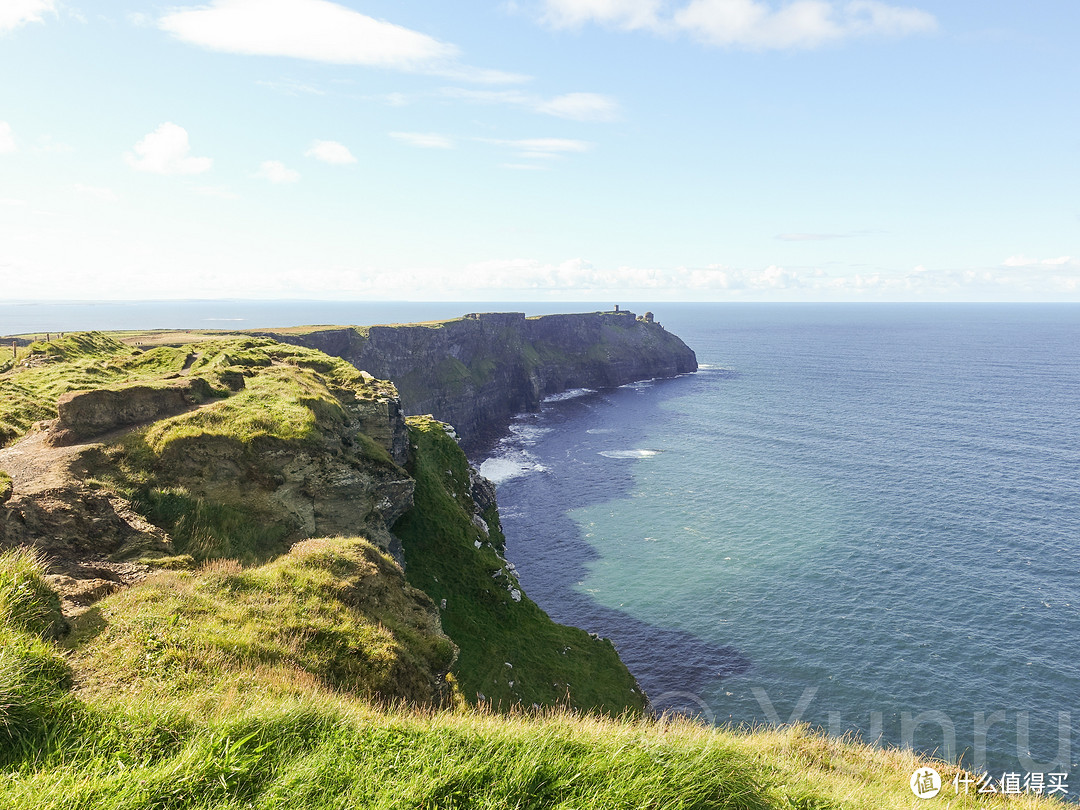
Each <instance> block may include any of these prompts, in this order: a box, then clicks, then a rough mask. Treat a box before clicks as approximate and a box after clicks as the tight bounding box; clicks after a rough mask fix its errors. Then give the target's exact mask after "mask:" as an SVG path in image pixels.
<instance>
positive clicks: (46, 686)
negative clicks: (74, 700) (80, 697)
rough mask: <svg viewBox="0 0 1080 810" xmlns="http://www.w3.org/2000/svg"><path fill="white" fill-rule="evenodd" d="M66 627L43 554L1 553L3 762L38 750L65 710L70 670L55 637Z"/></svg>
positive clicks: (0, 727)
mask: <svg viewBox="0 0 1080 810" xmlns="http://www.w3.org/2000/svg"><path fill="white" fill-rule="evenodd" d="M66 628H67V623H66V622H65V621H64V617H63V616H62V615H61V613H60V600H59V598H58V597H57V595H56V593H55V592H53V591H52V590H51V589H50V588H49V587H48V585H47V584H46V583H45V566H44V563H43V561H42V559H41V557H40V556H39V555H38V554H37V553H36V552H34V551H31V550H29V549H13V550H9V551H5V552H4V553H2V554H0V766H6V765H8V764H9V763H10V762H11V761H13V760H16V759H20V758H25V757H26V756H27V755H30V754H33V753H34V752H35V751H37V750H38V748H39V747H40V746H41V745H42V743H43V741H44V740H45V739H46V738H47V737H48V734H49V730H50V728H52V727H54V726H55V725H56V724H57V723H58V722H60V720H61V718H62V717H63V715H64V713H65V710H66V708H67V704H68V702H69V700H68V695H67V690H68V689H69V688H70V686H71V670H70V669H69V667H68V665H67V662H66V661H65V660H64V658H63V656H62V655H61V654H60V652H59V650H57V649H56V647H55V645H54V644H53V643H52V642H51V641H50V640H51V639H52V638H53V637H55V636H56V635H58V634H59V633H61V632H62V631H63V630H65V629H66Z"/></svg>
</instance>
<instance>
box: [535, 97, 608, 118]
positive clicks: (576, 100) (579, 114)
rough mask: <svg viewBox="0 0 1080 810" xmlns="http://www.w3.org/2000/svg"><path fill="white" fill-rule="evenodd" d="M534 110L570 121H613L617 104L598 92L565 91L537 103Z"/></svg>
mask: <svg viewBox="0 0 1080 810" xmlns="http://www.w3.org/2000/svg"><path fill="white" fill-rule="evenodd" d="M536 111H537V112H542V113H546V114H548V115H554V116H557V117H559V118H569V119H570V120H572V121H614V120H615V119H616V118H618V116H619V105H618V102H616V101H615V99H613V98H611V97H610V96H602V95H600V94H599V93H567V94H566V95H562V96H556V97H555V98H553V99H550V100H548V101H544V102H541V103H539V104H537V105H536Z"/></svg>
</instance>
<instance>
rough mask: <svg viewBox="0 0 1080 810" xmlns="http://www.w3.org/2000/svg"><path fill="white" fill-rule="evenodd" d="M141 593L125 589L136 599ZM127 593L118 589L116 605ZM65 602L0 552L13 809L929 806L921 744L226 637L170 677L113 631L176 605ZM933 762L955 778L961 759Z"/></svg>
mask: <svg viewBox="0 0 1080 810" xmlns="http://www.w3.org/2000/svg"><path fill="white" fill-rule="evenodd" d="M339 551H341V553H342V557H343V558H346V559H348V558H351V557H352V555H353V551H355V549H353V551H350V550H349V547H348V544H347V543H346V544H345V545H344V546H343V547H342V548H341V549H335V548H332V547H323V548H321V549H320V550H318V552H317V553H316V554H315V556H316V557H317V558H318V564H317V565H316V566H315V570H318V571H322V572H324V573H325V572H326V571H328V570H329V571H333V570H334V566H335V562H334V560H335V559H336V557H337V555H338V553H339ZM301 556H303V555H301ZM283 565H286V566H289V565H291V566H294V567H295V566H299V567H300V568H303V567H304V565H305V564H304V563H303V561H302V560H296V561H293V562H291V563H286V564H283ZM279 573H280V570H279V569H274V568H273V567H268V568H267V569H265V570H264V571H262V572H255V573H253V574H249V576H250V577H252V578H253V579H255V580H259V581H261V582H263V583H264V584H265V583H267V582H270V581H273V580H274V579H275V577H276V576H277V575H278V574H279ZM236 575H237V572H236V571H232V570H229V569H228V568H223V567H222V566H220V565H218V566H215V567H211V568H210V569H208V570H207V571H205V572H204V573H202V574H195V575H192V576H191V578H190V581H189V583H188V585H187V586H186V587H187V590H185V591H184V593H185V594H188V595H190V594H191V593H194V592H199V593H202V594H203V595H204V596H205V595H209V598H210V599H212V600H219V602H218V603H217V604H214V605H212V609H213V610H214V611H217V610H219V609H220V610H222V611H223V614H225V615H227V611H228V610H229V609H230V608H228V607H227V606H226V605H225V604H224V603H225V602H227V601H228V600H229V599H230V594H232V593H233V592H234V591H233V587H232V586H226V580H228V579H229V578H230V577H235V576H236ZM303 579H304V578H303V577H301V580H300V581H296V580H294V581H290V582H289V586H288V589H287V590H288V592H289V593H290V594H292V596H291V598H292V599H294V600H296V602H297V604H302V603H304V602H305V601H306V600H314V602H313V603H311V604H318V605H319V609H320V610H321V609H325V608H326V604H331V603H332V602H333V601H334V599H333V597H332V596H331V597H330V598H329V599H328V598H327V594H326V593H325V591H324V585H323V584H320V583H319V582H315V583H308V582H305V581H303ZM316 579H318V577H316ZM245 587H246V586H245ZM138 590H139V588H136V589H133V590H132V591H129V592H128V594H129V595H127V596H125V597H123V598H127V599H135V600H137V599H138V597H133V596H131V594H135V593H136V592H137V591H138ZM120 596H121V595H116V596H113V597H110V598H109V600H108V602H109V604H110V605H111V606H113V607H114V608H116V609H118V608H119V607H120V606H121V604H122V601H121V600H120V599H118V597H120ZM196 601H197V600H196ZM323 602H325V603H326V604H322V603H323ZM127 606H128V607H130V608H135V607H136V606H135V605H134V604H130V603H129V604H128V605H127ZM232 609H233V610H235V609H236V608H232ZM55 615H56V613H55V601H54V599H53V598H51V597H50V596H49V594H48V591H47V589H45V588H44V587H43V582H42V578H41V569H40V565H39V563H37V562H36V561H34V560H33V559H30V558H28V557H27V555H25V554H21V553H18V552H15V553H11V552H9V553H6V554H3V555H0V636H2V637H3V638H2V641H3V644H0V695H3V700H0V806H3V807H5V808H10V809H11V810H31V808H32V810H48V809H49V808H80V809H81V808H131V809H132V810H134V808H158V809H159V808H268V809H269V808H341V809H342V810H345V809H346V808H348V809H349V810H353V809H354V808H388V809H389V808H436V807H439V808H452V807H459V808H464V807H468V808H578V809H579V810H588V809H592V808H595V809H596V810H600V808H603V809H604V810H607V809H608V808H622V807H634V808H672V809H674V808H701V809H702V810H708V809H710V808H742V809H743V810H765V808H771V809H774V810H792V809H793V808H794V809H795V810H827V809H828V808H865V810H883V809H884V810H887V809H888V808H911V807H917V806H925V807H931V806H934V805H933V803H932V802H931V803H926V802H924V803H921V804H920V803H919V802H918V800H916V799H914V797H913V796H912V795H911V793H910V791H909V789H908V786H907V781H908V776H909V775H910V773H911V772H912V771H913V770H914V768H915V767H916V765H918V764H921V763H919V761H918V760H916V759H915V758H914V757H913V756H911V755H909V754H907V753H904V752H895V751H894V752H887V751H880V750H877V749H873V748H870V747H866V746H860V745H853V744H850V743H844V742H840V741H837V740H829V739H826V738H822V737H820V736H817V735H813V734H808V733H807V732H806V731H805V730H804V729H788V730H782V731H766V732H756V733H754V734H736V733H731V732H726V731H718V730H714V729H708V728H704V727H701V726H698V725H694V724H691V723H689V722H684V721H678V722H672V723H663V724H661V723H657V722H655V721H648V720H627V719H622V720H612V719H605V718H601V717H595V716H593V717H580V716H575V715H571V714H567V713H565V712H564V711H561V710H554V711H552V710H548V711H545V712H541V713H528V714H521V715H512V716H498V715H491V714H488V713H485V712H481V711H476V710H462V709H460V708H459V709H456V710H451V711H444V712H435V713H432V712H416V711H412V710H408V709H405V708H397V709H393V708H391V709H386V708H377V707H375V706H373V705H371V704H370V703H367V702H365V701H364V700H362V699H359V698H357V697H353V696H351V695H350V694H349V693H348V691H345V692H343V691H341V690H340V689H336V688H334V687H333V686H332V685H328V683H327V682H326V680H325V679H323V678H321V677H319V675H318V668H319V666H320V664H318V663H317V662H316V663H312V662H310V661H309V662H306V663H305V662H303V661H298V662H296V663H298V664H299V666H298V668H296V669H293V670H291V671H290V670H289V669H288V668H282V667H276V666H262V667H251V666H246V665H245V664H244V663H243V662H242V660H241V659H242V658H243V655H238V654H237V653H236V651H235V650H233V649H230V648H229V645H224V646H222V645H220V644H218V645H217V647H218V649H219V654H218V656H217V658H216V659H215V658H213V657H212V656H211V660H213V661H215V662H216V665H217V666H219V667H220V671H219V672H216V673H215V674H214V676H213V677H210V678H208V679H206V680H202V679H199V678H191V679H186V681H185V682H186V686H185V687H184V688H179V687H170V686H167V683H168V680H169V678H170V677H171V676H172V675H173V674H174V672H175V670H174V669H170V665H169V664H167V663H166V662H165V660H164V658H165V656H164V655H162V654H161V653H160V652H158V653H154V654H151V655H147V656H137V655H136V656H134V657H127V656H124V655H115V652H116V647H115V643H116V639H117V638H127V639H128V642H129V643H131V644H136V643H137V642H138V641H139V639H140V638H141V634H140V633H138V632H134V633H133V632H129V630H130V628H132V627H134V626H135V625H137V624H138V623H139V622H140V621H141V622H145V627H144V630H150V629H152V628H153V627H154V623H155V621H156V622H157V627H158V629H159V630H162V631H167V628H168V627H169V626H170V625H169V621H168V616H169V615H170V612H169V610H168V609H166V608H165V607H164V606H160V605H159V606H157V607H154V606H153V605H152V604H149V603H148V604H146V605H144V606H143V607H141V608H138V609H136V610H135V612H134V613H133V614H132V615H131V616H130V617H129V618H128V620H127V624H126V625H125V628H124V629H122V630H121V631H120V634H119V636H117V637H114V638H113V641H112V642H101V641H99V639H101V638H102V637H103V636H107V635H108V633H107V632H102V633H99V634H98V635H97V636H92V637H90V638H87V637H86V634H85V631H84V632H77V633H76V634H75V636H74V638H75V640H76V641H77V642H78V643H80V644H81V645H82V646H81V650H82V651H81V652H80V654H78V655H76V656H75V657H74V658H70V657H68V658H65V656H64V655H63V654H62V652H61V650H60V649H59V648H58V647H57V645H56V643H55V642H53V641H50V640H49V637H50V635H51V617H54V616H55ZM171 615H177V616H180V618H179V619H178V620H177V621H176V622H175V623H173V624H172V625H171V626H173V627H176V626H179V625H181V624H183V623H185V622H186V621H187V620H188V619H189V618H190V615H191V614H190V608H188V609H183V610H181V611H180V612H179V613H175V612H174V613H172V614H171ZM155 616H156V617H157V619H156V620H155V619H154V618H153V617H155ZM256 621H258V620H256ZM270 624H271V622H266V623H265V625H264V626H263V628H262V631H260V632H268V631H271V628H270V626H269V625H270ZM226 625H227V626H229V627H231V628H232V629H231V630H230V631H229V632H234V633H239V634H241V635H242V634H243V632H246V630H245V628H246V627H247V625H246V623H244V624H239V625H237V623H235V622H226V623H214V622H211V623H210V625H209V629H208V630H207V631H206V632H207V634H208V635H210V636H213V635H214V632H216V630H218V629H221V628H222V627H225V626H226ZM198 632H200V633H202V631H198ZM256 635H258V634H256ZM95 644H102V645H103V646H102V647H100V648H99V649H95V647H94V645H95ZM210 646H211V647H214V646H215V645H214V643H211V644H210ZM101 667H104V668H106V669H108V670H109V671H112V672H114V674H115V673H125V675H126V677H124V678H123V679H122V683H123V688H122V689H117V688H113V689H96V690H87V689H85V688H84V689H82V690H77V691H74V692H73V691H71V685H72V684H73V683H78V682H85V681H86V680H87V679H88V678H92V677H93V676H94V675H95V674H100V673H101V672H102V669H101ZM305 675H306V676H307V677H306V678H305V677H304V676H305ZM180 680H185V679H183V678H181V679H180ZM163 685H165V686H164V688H163ZM939 769H940V770H941V771H942V772H943V775H944V776H945V777H946V779H949V778H951V776H952V775H953V773H954V772H955V771H954V769H950V768H949V767H947V766H944V765H941V766H940V767H939ZM937 801H942V799H938V800H937ZM944 806H949V807H953V808H958V809H960V808H975V807H979V808H997V807H1006V806H1007V807H1010V808H1027V807H1031V808H1035V807H1051V806H1059V805H1056V804H1053V803H1050V802H1047V801H1045V800H1036V799H1034V798H1017V799H1013V800H1010V801H1006V800H1003V799H1001V798H998V797H987V796H983V797H979V800H978V801H976V799H975V796H974V795H971V796H967V797H963V796H962V797H959V798H953V797H951V796H949V797H948V803H947V804H945V805H944Z"/></svg>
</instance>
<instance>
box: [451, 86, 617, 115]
mask: <svg viewBox="0 0 1080 810" xmlns="http://www.w3.org/2000/svg"><path fill="white" fill-rule="evenodd" d="M442 93H443V95H444V96H447V97H449V98H461V99H465V100H466V101H474V102H477V103H480V104H510V105H513V106H517V107H525V108H527V109H530V110H532V111H533V112H538V113H543V114H544V115H554V116H556V117H558V118H567V119H570V120H572V121H614V120H616V119H618V117H619V102H617V101H616V100H615V99H613V98H612V97H611V96H605V95H602V94H600V93H566V94H564V95H561V96H554V97H553V98H543V97H541V96H536V95H532V94H530V93H522V92H521V91H519V90H468V89H464V88H460V87H447V88H444V89H443V91H442Z"/></svg>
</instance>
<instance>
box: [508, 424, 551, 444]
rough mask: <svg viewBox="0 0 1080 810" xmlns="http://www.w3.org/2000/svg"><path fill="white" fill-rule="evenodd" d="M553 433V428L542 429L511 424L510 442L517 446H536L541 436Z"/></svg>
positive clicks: (535, 426) (537, 426)
mask: <svg viewBox="0 0 1080 810" xmlns="http://www.w3.org/2000/svg"><path fill="white" fill-rule="evenodd" d="M551 431H552V428H546V427H540V426H539V425H523V424H521V423H517V424H511V425H510V434H511V437H510V441H512V442H515V443H517V444H536V443H537V441H539V440H540V437H541V436H543V435H545V434H547V433H551Z"/></svg>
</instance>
